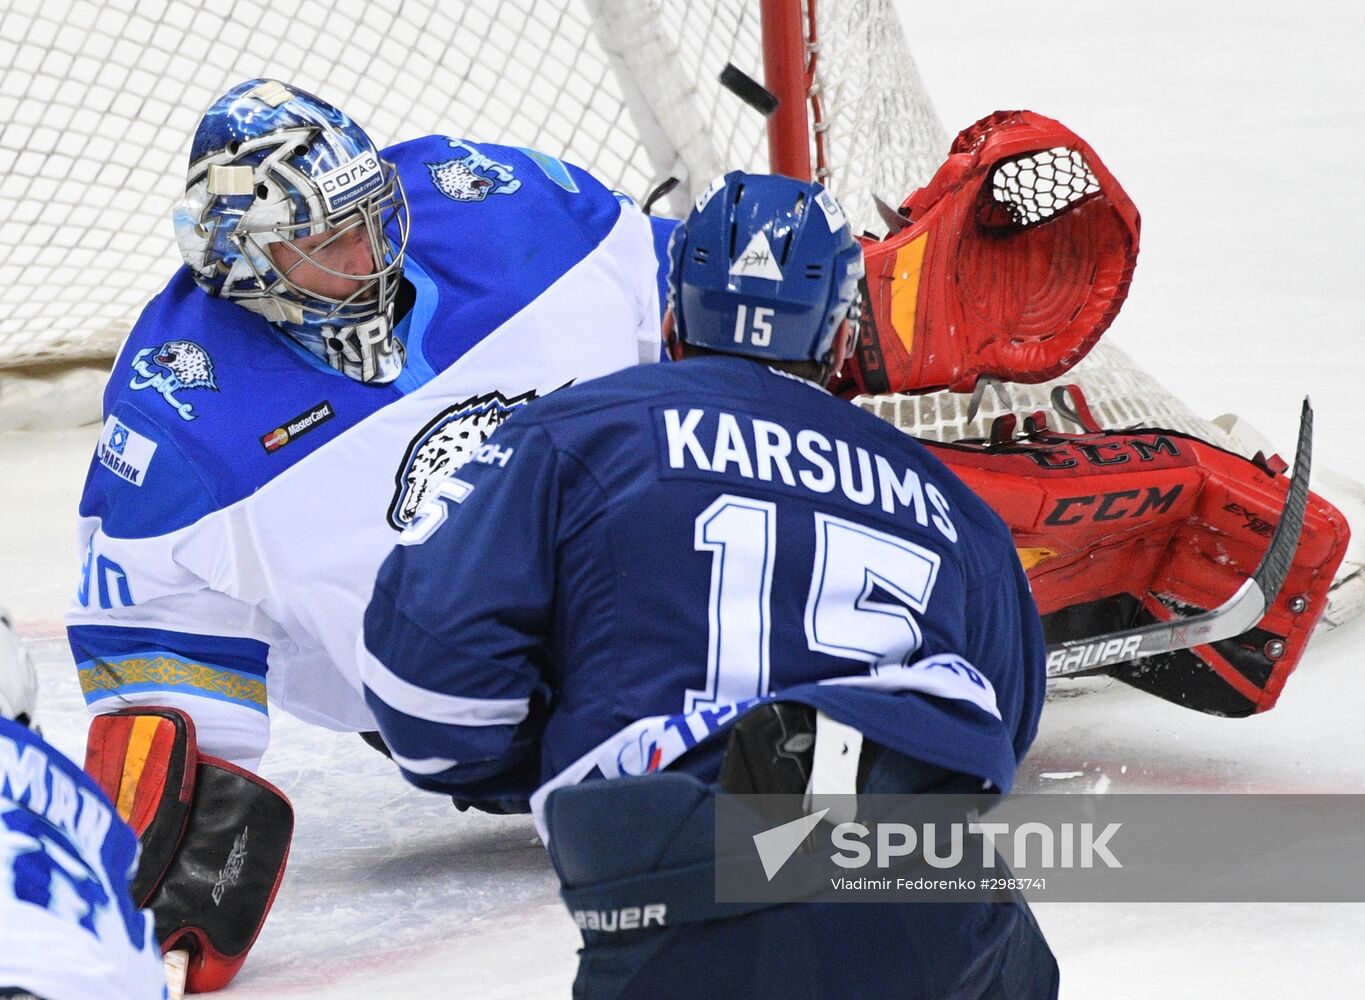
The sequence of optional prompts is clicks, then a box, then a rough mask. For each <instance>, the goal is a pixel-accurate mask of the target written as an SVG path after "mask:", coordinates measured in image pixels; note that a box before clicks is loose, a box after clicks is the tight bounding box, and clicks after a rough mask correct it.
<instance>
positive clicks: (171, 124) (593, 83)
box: [0, 0, 1221, 440]
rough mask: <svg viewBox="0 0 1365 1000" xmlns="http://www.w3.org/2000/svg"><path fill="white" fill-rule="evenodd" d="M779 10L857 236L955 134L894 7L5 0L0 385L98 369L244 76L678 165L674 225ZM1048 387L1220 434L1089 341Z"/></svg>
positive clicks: (146, 281)
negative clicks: (192, 166) (206, 128)
mask: <svg viewBox="0 0 1365 1000" xmlns="http://www.w3.org/2000/svg"><path fill="white" fill-rule="evenodd" d="M776 9H785V12H786V16H787V17H788V19H790V18H791V17H792V16H793V12H794V16H795V18H796V31H797V34H796V37H795V42H794V43H791V42H790V36H789V42H788V44H786V45H785V48H784V49H782V50H780V51H777V52H776V55H778V56H782V57H785V59H786V61H787V65H788V66H790V65H792V64H793V63H794V64H795V65H796V66H797V68H798V70H800V71H802V72H804V74H805V76H804V79H803V80H802V86H803V87H805V88H806V89H807V93H806V94H805V95H801V94H799V93H798V94H797V100H796V101H795V102H792V101H789V102H787V107H788V108H793V107H799V106H803V105H804V107H805V109H806V111H807V115H806V116H805V117H807V118H808V124H809V125H810V128H809V129H808V130H807V135H806V136H802V137H799V138H798V140H797V141H798V142H799V143H800V144H801V145H805V146H807V147H808V148H807V150H806V152H807V153H811V154H814V155H813V156H812V158H813V160H814V164H813V167H814V169H815V171H816V172H817V173H818V174H819V177H820V179H821V180H823V181H825V183H827V184H828V185H829V186H830V187H831V188H832V189H833V190H834V191H835V193H836V194H837V195H838V196H839V197H840V199H841V200H842V201H843V203H844V204H845V206H846V208H847V209H848V211H849V212H850V214H851V216H852V217H853V220H854V223H855V226H856V227H858V228H861V229H865V230H869V231H874V232H880V231H881V229H882V227H881V225H880V223H879V220H878V216H877V213H876V211H875V207H874V202H873V195H878V196H880V197H882V198H883V199H885V200H886V201H888V202H890V203H893V204H898V203H899V202H900V201H901V199H903V198H904V197H905V196H906V195H907V194H908V193H909V192H910V191H911V190H912V189H913V188H915V187H917V186H919V185H920V184H921V183H923V182H924V181H925V180H927V179H928V178H929V176H930V175H931V174H932V173H933V171H934V169H935V168H936V167H937V165H938V164H939V163H940V162H941V160H942V159H943V157H944V155H945V154H946V152H947V149H948V139H949V137H948V135H947V133H946V132H945V130H944V129H943V127H942V125H941V124H940V123H939V121H938V119H937V117H936V115H935V113H934V110H933V106H932V104H931V102H930V100H929V98H928V97H927V95H926V94H925V91H924V87H923V86H922V84H921V82H920V80H919V77H918V75H917V73H916V70H915V66H914V62H913V60H912V59H911V57H910V54H909V51H908V49H907V46H906V43H905V36H904V33H903V30H902V26H901V23H900V20H899V17H898V15H897V12H896V10H895V9H894V7H893V5H892V0H820V2H819V3H818V4H817V3H816V2H815V0H762V2H760V0H535V2H532V0H471V2H468V3H463V4H459V5H454V4H442V3H439V2H437V0H422V2H415V0H408V2H404V3H401V4H399V3H394V2H391V0H390V2H373V3H371V2H365V0H327V2H324V0H225V2H223V3H219V4H202V3H200V2H186V0H99V2H92V0H74V2H73V0H48V2H45V3H43V4H34V5H31V6H29V5H24V6H23V8H22V9H20V8H19V7H18V5H15V6H11V7H10V8H9V9H8V10H7V11H6V12H5V13H4V14H3V15H2V17H3V21H0V28H2V29H3V30H0V123H3V124H2V125H0V396H3V392H4V389H5V385H6V379H5V376H6V375H7V374H9V375H11V376H12V375H13V373H14V372H16V371H18V370H25V371H30V372H31V371H32V370H34V369H35V368H37V369H39V370H41V371H43V372H46V373H51V372H54V371H61V370H63V369H67V368H70V367H71V366H73V365H78V364H81V363H85V364H93V365H100V366H105V367H107V364H108V361H109V359H110V358H111V357H112V356H113V354H114V352H115V351H116V349H117V346H118V344H119V342H120V340H121V338H122V337H123V336H124V335H125V334H126V333H127V331H128V330H129V329H130V328H131V325H132V323H133V322H134V321H135V320H136V318H137V315H138V312H139V310H140V309H141V308H142V306H143V305H144V304H145V303H146V301H147V300H148V299H149V298H150V297H151V296H152V295H154V294H155V293H156V292H157V291H158V290H159V289H160V288H161V287H162V285H163V284H164V283H165V282H166V280H167V279H168V278H169V276H170V275H171V274H172V272H173V271H174V269H175V268H176V267H177V266H179V264H180V259H179V255H178V253H177V251H176V249H175V245H174V240H173V234H172V229H171V224H170V221H169V218H170V209H171V206H172V204H173V203H174V202H175V201H176V200H177V199H178V198H179V196H180V194H181V192H182V186H183V181H184V168H185V164H186V157H187V151H188V148H189V142H190V137H191V134H192V133H193V130H194V128H195V125H196V124H197V122H198V118H199V116H200V114H201V113H202V111H203V110H204V109H205V108H206V107H207V106H208V104H209V103H210V101H211V100H212V99H213V98H214V97H215V96H217V95H218V94H219V93H221V92H222V91H223V90H225V89H226V88H227V87H229V86H230V85H231V84H233V83H235V82H237V81H239V80H242V79H247V78H250V77H275V78H279V79H283V80H287V81H289V82H291V83H294V84H296V85H298V86H300V87H302V88H304V89H306V90H311V91H314V92H315V93H317V94H319V95H320V96H323V97H325V98H326V99H327V100H329V101H331V102H333V103H335V104H337V105H338V106H340V107H342V108H344V109H346V111H347V112H348V113H349V114H350V115H352V116H353V117H354V118H355V119H356V120H357V121H360V122H362V123H364V125H365V127H366V129H367V130H368V131H369V132H370V134H371V136H372V137H373V138H374V139H375V140H376V141H377V142H379V143H380V144H381V145H386V144H389V143H392V142H395V141H398V140H402V139H407V138H412V137H415V136H418V135H424V134H430V133H447V134H451V135H456V136H463V137H467V138H471V139H473V140H476V141H477V140H481V139H482V140H487V141H497V142H502V143H507V144H514V145H525V146H530V147H534V148H538V149H542V150H544V151H546V152H549V153H552V154H554V155H556V156H560V157H563V158H565V159H568V160H571V161H573V162H577V163H580V164H583V165H585V166H589V167H590V168H591V169H593V170H594V172H596V173H597V174H598V175H599V176H601V177H602V178H603V179H605V180H607V181H608V182H609V183H611V184H612V185H614V186H615V187H617V188H619V189H620V190H622V191H624V192H626V193H628V194H630V195H632V196H634V197H635V198H637V199H642V198H644V197H645V195H646V194H647V193H648V192H649V191H650V190H651V189H652V188H653V187H654V186H655V185H656V184H657V183H658V182H660V181H662V180H663V179H665V178H667V177H670V176H671V177H676V178H678V179H679V180H680V181H681V183H680V184H679V186H678V187H677V189H676V190H675V191H674V192H673V193H672V194H671V195H670V196H669V197H668V199H667V200H666V202H665V203H664V204H663V205H662V206H661V208H662V209H663V210H664V211H668V212H670V214H680V213H681V212H683V211H685V209H686V206H687V204H688V202H689V201H690V200H691V198H692V197H693V196H694V195H695V194H696V193H697V192H699V191H700V190H701V189H702V188H704V186H705V185H706V183H707V182H708V181H709V180H710V179H711V178H712V177H713V176H715V175H716V174H719V173H721V172H723V171H725V170H729V169H735V168H744V169H750V170H763V169H767V168H768V165H769V138H768V133H767V131H766V129H765V122H764V119H763V118H762V116H761V115H759V114H758V113H757V112H756V111H754V110H753V109H752V108H750V107H749V106H747V105H746V104H744V103H743V102H741V101H740V100H739V99H738V98H737V97H736V96H735V95H734V94H732V93H731V92H729V91H728V90H726V89H725V88H724V87H722V86H721V85H720V83H719V82H718V74H719V73H720V71H721V70H722V68H724V67H725V66H726V64H727V63H729V64H733V65H734V66H735V67H737V68H738V69H740V70H741V71H743V72H744V73H746V74H748V75H749V76H751V77H754V78H756V79H760V80H762V79H764V76H765V57H766V59H767V60H768V63H767V65H768V67H769V69H771V65H772V63H771V60H772V59H773V57H774V54H775V53H774V40H773V37H772V36H773V32H772V30H771V18H772V14H773V11H774V10H776ZM765 18H767V19H768V21H769V31H768V35H769V45H768V50H767V51H766V52H765V48H764V20H765ZM982 110H983V112H984V111H988V110H991V109H982ZM1042 110H1044V111H1045V110H1046V109H1042ZM959 124H966V123H959ZM1068 380H1074V381H1079V382H1080V383H1081V384H1082V385H1083V386H1084V387H1085V388H1086V390H1087V394H1088V395H1089V397H1090V399H1091V402H1092V406H1094V407H1095V409H1096V415H1097V416H1100V418H1101V419H1102V420H1105V421H1106V422H1108V423H1110V424H1111V425H1113V426H1130V425H1133V424H1137V423H1149V424H1158V425H1161V426H1168V427H1174V428H1176V429H1186V430H1193V431H1197V432H1198V433H1200V434H1201V435H1203V436H1206V437H1211V438H1213V439H1215V440H1221V438H1220V432H1219V431H1217V430H1216V429H1215V428H1213V427H1211V425H1208V424H1207V423H1205V422H1203V421H1199V420H1197V419H1196V418H1195V417H1194V416H1193V414H1191V413H1190V412H1189V411H1188V410H1187V409H1186V408H1185V407H1184V406H1182V405H1180V403H1179V402H1178V401H1177V400H1175V399H1173V398H1172V397H1171V396H1170V395H1169V394H1168V393H1166V392H1165V391H1164V390H1162V389H1161V388H1160V387H1159V386H1158V385H1156V383H1155V382H1154V381H1153V380H1152V379H1150V378H1149V377H1147V376H1145V375H1144V374H1143V373H1142V372H1140V371H1139V370H1138V369H1136V368H1135V367H1134V366H1133V365H1132V363H1131V362H1130V361H1129V360H1128V359H1126V358H1124V357H1123V356H1122V355H1121V354H1120V353H1119V352H1117V351H1116V350H1113V349H1109V348H1107V347H1106V346H1105V345H1103V344H1101V345H1100V346H1099V347H1098V348H1097V349H1096V350H1095V351H1093V352H1092V354H1091V356H1090V357H1089V358H1087V359H1086V360H1085V361H1084V362H1083V363H1082V365H1081V367H1080V368H1078V369H1077V370H1076V371H1074V372H1073V373H1071V374H1070V375H1069V376H1068ZM16 381H17V380H16V379H14V378H13V377H11V378H10V379H9V380H8V382H9V385H11V386H12V385H14V384H15V383H16ZM42 384H44V383H42V382H40V383H39V385H40V386H41V385H42ZM1048 391H1049V386H1047V385H1043V386H1035V387H1029V386H1019V387H1014V388H1013V390H1012V392H1013V395H1012V403H1013V406H1014V409H1016V410H1022V411H1027V410H1032V409H1037V408H1046V407H1047V403H1046V401H1047V394H1048ZM29 394H30V396H31V397H32V398H33V403H32V405H33V406H42V405H44V404H46V405H48V406H51V405H53V404H54V401H53V400H52V399H50V398H49V399H44V398H43V393H42V390H41V388H40V389H39V390H38V391H36V392H35V391H33V390H31V389H30V390H29ZM11 395H13V391H12V390H11ZM0 402H3V400H0ZM864 402H865V405H867V406H869V408H871V409H874V410H875V411H876V412H878V413H880V414H881V415H883V416H885V417H887V418H888V419H891V420H893V421H894V422H895V423H897V424H898V425H900V426H901V427H903V428H905V429H906V430H909V431H912V432H914V433H917V434H921V435H923V436H932V437H937V438H949V439H951V438H955V437H961V436H964V435H968V434H971V435H981V434H983V433H985V431H986V427H987V423H988V421H989V419H990V418H991V417H992V416H993V415H995V414H996V413H998V412H1001V409H1002V407H1001V404H1000V403H999V402H998V401H996V400H995V399H993V398H988V399H987V401H986V405H985V406H984V407H983V408H982V412H981V413H980V415H979V416H978V419H977V420H976V421H975V423H973V424H971V425H970V426H969V424H968V422H967V420H966V405H967V399H966V397H962V396H954V395H951V394H947V393H935V394H930V395H925V396H919V397H884V398H880V399H877V400H868V401H864Z"/></svg>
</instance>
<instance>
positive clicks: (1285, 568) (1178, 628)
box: [1047, 399, 1313, 679]
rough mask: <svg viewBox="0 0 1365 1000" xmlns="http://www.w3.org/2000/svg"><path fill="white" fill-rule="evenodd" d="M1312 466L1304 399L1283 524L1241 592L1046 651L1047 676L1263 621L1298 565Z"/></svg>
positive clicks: (1187, 644)
mask: <svg viewBox="0 0 1365 1000" xmlns="http://www.w3.org/2000/svg"><path fill="white" fill-rule="evenodd" d="M1312 462H1313V408H1312V407H1311V406H1310V405H1309V402H1308V400H1307V399H1305V400H1304V401H1303V414H1302V416H1301V417H1300V418H1299V441H1298V446H1297V448H1296V450H1295V453H1294V475H1293V476H1292V477H1291V479H1290V480H1289V492H1288V495H1287V496H1286V497H1285V501H1284V508H1283V509H1282V510H1281V511H1280V521H1279V524H1277V525H1276V526H1275V533H1274V534H1273V535H1272V536H1271V538H1270V546H1269V548H1267V549H1266V552H1265V555H1264V556H1262V557H1261V563H1260V565H1259V566H1257V567H1256V571H1255V572H1254V573H1252V574H1251V576H1250V577H1248V578H1247V579H1246V580H1245V581H1243V583H1242V585H1241V586H1240V587H1238V588H1237V592H1236V593H1235V594H1233V595H1232V596H1231V597H1229V598H1228V599H1227V600H1226V601H1224V602H1223V603H1222V604H1220V605H1219V606H1218V607H1216V608H1214V609H1213V610H1212V611H1205V612H1202V613H1201V614H1197V615H1190V616H1189V617H1187V618H1177V619H1175V620H1174V621H1168V622H1154V623H1152V624H1150V625H1142V626H1139V627H1137V628H1131V629H1123V630H1121V631H1118V632H1109V633H1106V634H1104V635H1098V636H1092V637H1091V638H1089V639H1070V640H1067V641H1065V642H1059V643H1055V644H1053V645H1051V646H1049V647H1048V651H1047V676H1048V678H1049V679H1050V678H1053V677H1072V676H1075V675H1077V674H1089V673H1095V672H1097V671H1100V670H1103V669H1105V668H1106V667H1112V666H1114V665H1115V664H1119V663H1127V662H1129V661H1131V660H1137V659H1141V658H1142V657H1144V656H1153V655H1155V654H1157V653H1172V652H1175V651H1176V650H1178V649H1190V648H1191V647H1193V646H1202V645H1205V644H1207V643H1210V642H1219V641H1220V640H1223V639H1231V638H1232V637H1233V636H1236V635H1241V634H1242V633H1243V632H1245V631H1246V630H1247V629H1249V628H1251V627H1252V626H1253V625H1255V624H1256V623H1257V622H1258V621H1260V620H1261V618H1262V616H1264V614H1265V610H1266V608H1268V607H1269V606H1270V603H1271V602H1272V601H1274V600H1275V598H1276V596H1278V594H1279V592H1280V587H1282V586H1283V585H1284V578H1285V577H1286V576H1287V575H1288V573H1289V567H1290V566H1291V565H1292V564H1293V562H1294V553H1295V552H1297V551H1298V548H1299V535H1300V533H1301V532H1302V530H1303V518H1304V513H1305V512H1306V510H1307V509H1308V477H1309V474H1310V471H1311V467H1312Z"/></svg>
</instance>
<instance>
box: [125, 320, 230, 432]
mask: <svg viewBox="0 0 1365 1000" xmlns="http://www.w3.org/2000/svg"><path fill="white" fill-rule="evenodd" d="M148 362H152V363H154V364H155V365H157V366H158V367H159V368H161V369H163V370H162V371H158V370H157V369H156V368H153V367H152V365H151V364H149V363H148ZM132 367H133V371H134V372H136V373H137V375H136V376H135V377H134V378H133V379H132V380H131V381H130V382H129V383H128V387H129V388H130V389H152V390H154V391H155V392H157V393H158V394H159V395H160V396H161V398H162V399H164V400H165V401H166V402H168V403H170V404H171V406H172V407H174V409H175V411H176V412H177V413H179V414H180V417H181V419H182V420H193V419H194V418H195V413H194V407H193V406H192V405H191V404H189V403H185V402H182V401H181V400H179V399H177V398H176V396H175V394H176V392H177V391H179V390H181V389H212V390H213V391H214V392H217V391H218V382H217V380H216V379H215V378H214V375H213V359H212V358H211V357H209V352H208V351H206V350H204V349H203V348H202V347H200V346H199V345H198V344H196V343H195V342H194V341H192V340H168V341H166V342H165V343H164V344H162V345H161V346H160V347H145V348H143V349H142V350H140V351H138V352H137V356H136V357H134V358H133V366H132Z"/></svg>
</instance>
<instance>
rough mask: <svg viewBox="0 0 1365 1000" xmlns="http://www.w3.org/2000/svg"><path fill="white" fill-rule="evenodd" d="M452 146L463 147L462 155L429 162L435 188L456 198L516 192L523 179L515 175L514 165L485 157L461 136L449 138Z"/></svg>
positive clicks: (452, 147) (454, 147)
mask: <svg viewBox="0 0 1365 1000" xmlns="http://www.w3.org/2000/svg"><path fill="white" fill-rule="evenodd" d="M447 142H449V144H450V148H451V149H460V150H464V154H463V155H462V156H457V157H456V158H455V159H453V160H445V161H444V162H441V163H428V164H427V169H428V170H430V171H431V181H432V183H433V184H435V185H436V190H438V191H440V192H441V194H443V195H445V196H446V197H447V198H451V199H453V200H455V201H483V200H484V199H486V198H487V197H488V196H489V195H490V194H515V193H516V192H517V191H519V190H521V181H519V180H517V179H516V178H515V177H514V176H512V167H511V166H510V165H508V164H506V163H498V162H497V161H496V160H493V159H490V158H489V157H487V156H485V155H484V154H483V153H482V152H480V151H479V149H478V148H477V147H475V146H472V145H470V144H469V143H467V142H465V141H464V140H462V139H447Z"/></svg>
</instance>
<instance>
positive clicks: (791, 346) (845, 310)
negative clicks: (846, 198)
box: [668, 171, 863, 363]
mask: <svg viewBox="0 0 1365 1000" xmlns="http://www.w3.org/2000/svg"><path fill="white" fill-rule="evenodd" d="M669 257H670V263H671V269H670V271H669V276H668V300H669V305H670V306H671V307H672V309H673V316H674V321H675V322H676V324H677V329H678V335H679V337H681V339H682V341H683V342H684V343H687V344H692V345H694V346H697V347H704V348H707V349H708V350H712V351H720V352H723V353H726V354H742V355H745V356H747V357H757V358H767V359H769V360H772V361H815V362H819V363H822V362H824V361H825V359H826V358H827V357H828V356H829V354H830V351H831V350H832V347H833V343H834V335H835V333H836V332H838V329H839V325H840V324H841V323H843V321H844V320H845V318H849V317H850V314H851V311H852V307H853V305H854V301H855V299H856V298H857V295H858V280H859V279H860V278H861V277H862V276H863V254H862V250H861V249H860V248H859V246H858V243H857V241H856V240H855V239H854V238H853V233H852V232H851V231H850V229H849V225H848V219H847V217H846V216H845V214H844V210H843V209H842V208H841V207H840V205H839V203H838V202H837V201H835V200H834V196H833V195H831V194H830V193H829V192H828V191H826V190H825V189H824V188H823V187H822V186H821V185H819V184H815V183H811V182H806V181H797V180H793V179H792V178H790V177H782V176H780V175H756V174H745V173H742V172H739V171H734V172H732V173H728V174H726V175H725V176H724V177H719V178H717V179H716V180H714V181H712V182H711V186H710V187H708V188H707V189H706V191H705V192H703V193H702V195H701V197H700V198H698V199H697V203H696V206H695V207H694V208H693V210H692V213H691V214H690V215H689V216H688V218H687V221H686V222H685V223H683V225H681V226H679V227H678V228H677V230H675V231H674V233H673V239H672V241H671V242H670V243H669ZM852 318H854V319H855V320H856V318H857V317H856V314H855V315H853V317H852Z"/></svg>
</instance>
